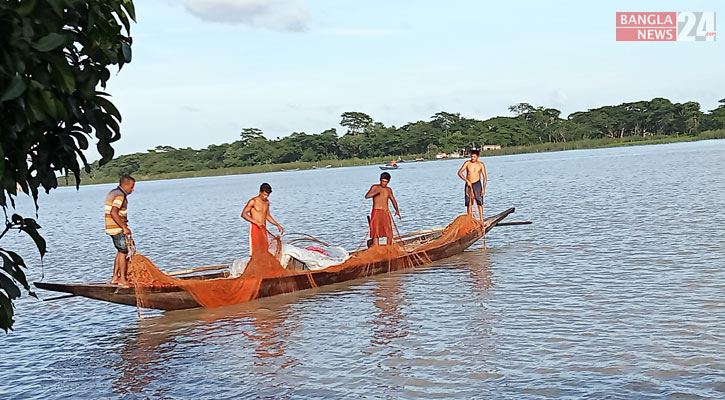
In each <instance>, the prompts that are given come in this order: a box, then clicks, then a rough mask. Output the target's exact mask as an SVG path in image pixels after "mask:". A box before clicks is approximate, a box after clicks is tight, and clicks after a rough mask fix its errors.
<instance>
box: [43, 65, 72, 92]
mask: <svg viewBox="0 0 725 400" xmlns="http://www.w3.org/2000/svg"><path fill="white" fill-rule="evenodd" d="M48 58H49V59H50V62H51V63H52V66H53V70H54V71H55V72H57V73H58V75H60V78H61V79H62V83H63V88H64V89H65V90H64V91H65V92H66V93H73V92H74V91H75V90H76V79H75V77H74V76H73V71H71V69H70V66H68V62H67V61H66V59H65V57H57V56H56V57H48Z"/></svg>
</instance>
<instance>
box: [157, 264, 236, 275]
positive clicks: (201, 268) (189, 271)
mask: <svg viewBox="0 0 725 400" xmlns="http://www.w3.org/2000/svg"><path fill="white" fill-rule="evenodd" d="M224 268H229V266H228V265H215V266H210V267H199V268H191V269H182V270H180V271H173V272H169V273H167V274H166V275H169V276H177V275H186V274H191V273H194V272H201V271H215V270H218V269H224Z"/></svg>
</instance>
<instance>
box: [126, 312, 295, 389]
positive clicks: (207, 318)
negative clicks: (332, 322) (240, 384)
mask: <svg viewBox="0 0 725 400" xmlns="http://www.w3.org/2000/svg"><path fill="white" fill-rule="evenodd" d="M290 304H291V302H290V301H289V300H288V301H287V302H279V301H276V302H269V301H268V302H261V301H256V302H252V303H250V304H243V305H238V306H233V307H223V308H217V309H194V310H182V311H173V312H166V313H163V314H162V315H160V316H157V317H151V318H148V317H147V318H141V319H139V320H138V323H137V326H136V327H135V328H134V329H127V330H125V331H124V332H123V333H122V334H121V336H122V339H121V341H122V343H123V345H122V346H121V348H120V351H119V356H120V360H119V361H118V362H116V363H115V364H114V365H113V368H114V369H115V370H116V371H117V372H118V374H117V377H118V378H117V379H116V380H115V381H114V382H113V385H112V386H113V392H114V393H118V394H127V393H132V394H139V393H145V394H146V395H150V393H149V392H153V391H154V388H157V387H160V386H163V385H159V382H158V381H162V380H164V379H168V374H169V373H170V372H172V371H173V369H174V368H175V367H174V366H179V365H185V364H187V363H188V362H189V360H194V359H197V360H199V359H200V358H202V357H205V356H207V352H208V350H209V348H210V346H212V347H216V348H217V349H216V350H215V351H214V353H216V354H225V357H228V360H227V361H228V362H229V365H228V366H229V368H230V369H231V370H233V369H239V368H241V369H243V370H248V371H249V372H248V373H249V374H252V375H274V374H276V373H277V371H278V370H279V369H280V368H287V367H290V366H293V365H295V364H296V363H297V359H296V358H295V357H293V356H291V355H289V354H287V352H286V348H287V345H288V344H289V342H290V338H291V336H292V335H293V334H295V332H296V331H298V330H299V324H298V322H297V318H294V317H291V315H292V314H291V313H290V312H289V306H290ZM266 307H269V308H266ZM250 361H251V362H250ZM250 367H251V368H250ZM240 378H241V376H240ZM157 395H161V394H159V393H155V394H153V396H157Z"/></svg>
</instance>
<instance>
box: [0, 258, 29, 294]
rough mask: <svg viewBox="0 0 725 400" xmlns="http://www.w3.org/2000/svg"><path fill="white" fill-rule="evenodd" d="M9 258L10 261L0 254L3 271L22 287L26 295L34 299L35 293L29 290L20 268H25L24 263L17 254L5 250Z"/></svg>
mask: <svg viewBox="0 0 725 400" xmlns="http://www.w3.org/2000/svg"><path fill="white" fill-rule="evenodd" d="M5 251H6V252H7V253H8V254H10V256H11V257H12V260H10V258H8V256H6V255H5V254H4V253H0V255H1V256H2V258H3V270H5V272H7V273H8V275H10V276H12V277H13V279H15V280H16V281H18V282H19V283H20V284H21V285H23V288H25V290H27V291H28V293H29V294H30V295H31V296H33V297H35V293H33V292H32V291H31V290H30V284H28V279H27V278H26V277H25V272H23V270H22V269H21V268H20V267H21V266H22V267H25V268H28V267H26V266H25V262H24V261H23V259H22V258H21V257H20V256H19V255H18V254H17V253H14V252H12V251H7V250H5Z"/></svg>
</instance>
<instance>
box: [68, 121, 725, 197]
mask: <svg viewBox="0 0 725 400" xmlns="http://www.w3.org/2000/svg"><path fill="white" fill-rule="evenodd" d="M724 138H725V129H720V130H715V131H705V132H702V133H701V134H699V135H697V136H687V135H680V136H647V137H644V138H643V137H632V136H628V137H624V138H621V139H620V138H601V139H583V140H577V141H572V142H559V143H540V144H535V145H529V146H511V147H504V148H502V149H500V150H488V151H485V152H482V153H481V156H483V157H489V156H500V155H510V154H525V153H540V152H550V151H566V150H580V149H596V148H607V147H618V146H641V145H649V144H664V143H676V142H691V141H697V140H708V139H724ZM431 156H433V155H432V154H431V155H426V154H408V155H404V156H402V158H403V159H405V160H414V159H416V158H424V159H426V160H427V161H431V160H435V159H434V158H432V157H431ZM391 158H392V157H375V158H366V159H359V158H353V159H347V160H322V161H316V162H301V161H296V162H291V163H283V164H264V165H254V166H249V167H233V168H216V169H204V170H197V171H183V172H169V173H161V174H152V175H144V174H134V178H136V179H137V180H139V181H147V180H164V179H180V178H196V177H204V176H221V175H240V174H257V173H263V172H280V171H291V170H304V169H320V168H339V167H354V166H361V165H373V164H383V163H385V162H386V161H390V160H391ZM61 181H63V180H61ZM82 182H83V185H93V184H102V183H114V182H116V179H115V178H108V177H103V178H93V177H92V176H91V177H89V176H83V177H82ZM69 184H71V185H72V184H73V180H72V179H69Z"/></svg>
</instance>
